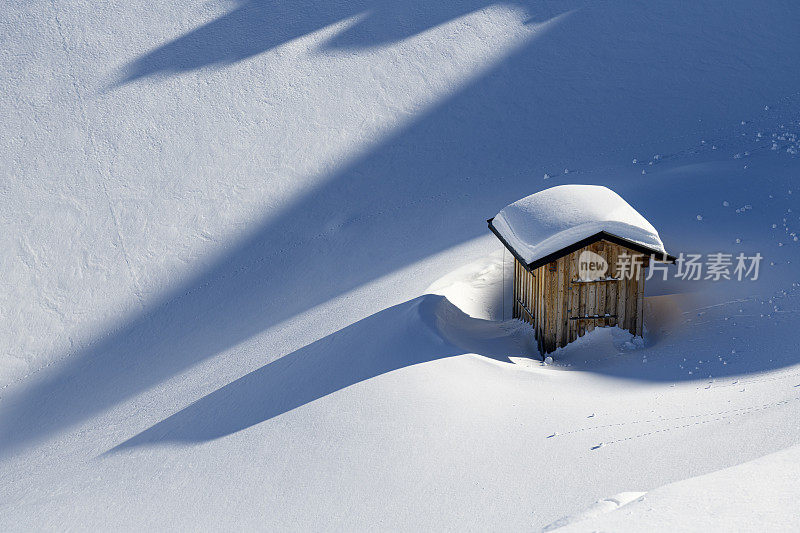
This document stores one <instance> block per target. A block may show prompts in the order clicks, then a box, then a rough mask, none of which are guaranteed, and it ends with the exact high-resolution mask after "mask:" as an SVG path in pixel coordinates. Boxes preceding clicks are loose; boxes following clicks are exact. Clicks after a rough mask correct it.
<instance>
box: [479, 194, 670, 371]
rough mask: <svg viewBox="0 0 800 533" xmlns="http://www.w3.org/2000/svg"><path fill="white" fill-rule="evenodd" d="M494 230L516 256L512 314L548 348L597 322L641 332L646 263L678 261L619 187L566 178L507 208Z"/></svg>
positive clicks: (494, 221) (541, 348) (495, 220)
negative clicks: (567, 182)
mask: <svg viewBox="0 0 800 533" xmlns="http://www.w3.org/2000/svg"><path fill="white" fill-rule="evenodd" d="M488 223H489V229H491V231H492V232H493V233H494V234H495V235H496V236H497V237H498V238H499V239H500V241H501V242H502V243H503V245H504V246H505V247H506V248H507V249H508V250H509V251H510V252H511V253H512V255H513V256H514V276H513V280H514V281H513V283H514V298H513V317H514V318H519V319H521V320H524V321H526V322H528V323H530V324H531V325H532V326H533V329H534V331H535V336H536V340H537V344H538V347H539V351H540V353H541V354H542V355H544V354H547V353H550V352H552V351H554V350H555V349H556V348H559V347H562V346H566V345H567V344H568V343H570V342H572V341H574V340H575V339H577V338H578V337H580V336H582V335H584V334H585V333H587V332H589V331H592V330H593V329H594V328H595V327H602V326H618V327H621V328H623V329H626V330H628V331H630V332H631V333H632V334H634V335H638V336H641V335H642V330H643V326H644V316H643V315H644V303H643V299H644V281H645V270H646V268H647V267H648V266H649V264H650V261H651V260H657V261H664V262H674V261H675V258H674V257H673V256H671V255H669V254H668V253H667V252H666V250H665V249H664V245H663V243H662V242H661V239H660V238H659V236H658V232H657V231H656V230H655V228H653V226H652V225H651V224H650V223H649V222H647V220H645V218H644V217H642V215H640V214H639V213H638V212H637V211H636V210H635V209H634V208H633V207H631V206H630V205H629V204H628V203H627V202H625V200H623V199H622V198H621V197H620V196H619V195H617V194H616V193H615V192H613V191H611V190H610V189H608V188H606V187H600V186H594V185H561V186H558V187H553V188H551V189H547V190H544V191H541V192H538V193H536V194H533V195H531V196H528V197H526V198H523V199H521V200H518V201H517V202H514V203H513V204H510V205H509V206H507V207H505V208H504V209H503V210H501V211H500V213H498V214H497V216H495V217H493V218H491V219H489V220H488Z"/></svg>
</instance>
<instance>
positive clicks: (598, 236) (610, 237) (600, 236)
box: [486, 218, 676, 271]
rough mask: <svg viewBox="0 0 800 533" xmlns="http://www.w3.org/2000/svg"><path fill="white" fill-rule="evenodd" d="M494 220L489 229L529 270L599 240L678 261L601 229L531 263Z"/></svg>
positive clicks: (666, 261) (490, 222)
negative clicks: (496, 225)
mask: <svg viewBox="0 0 800 533" xmlns="http://www.w3.org/2000/svg"><path fill="white" fill-rule="evenodd" d="M493 220H494V218H490V219H488V220H487V221H486V222H487V223H488V224H489V229H490V230H491V231H492V233H494V234H495V235H496V236H497V238H498V239H500V242H502V243H503V246H505V247H506V248H508V251H510V252H511V253H512V254H513V255H514V257H516V258H517V261H519V262H520V264H522V265H524V266H525V269H526V270H528V271H533V270H536V269H537V268H539V267H541V266H543V265H546V264H548V263H552V262H553V261H555V260H556V259H558V258H560V257H564V256H565V255H567V254H571V253H572V252H574V251H576V250H580V249H581V248H583V247H585V246H589V245H590V244H593V243H595V242H597V241H601V240H606V241H609V242H613V243H614V244H619V245H620V246H624V247H626V248H629V249H631V250H633V251H636V252H639V253H642V254H645V255H649V256H651V257H653V258H654V260H656V261H661V262H663V263H675V261H676V258H675V256H672V255H670V254H667V253H662V252H660V251H658V250H655V249H653V248H648V247H647V246H643V245H641V244H639V243H636V242H633V241H630V240H628V239H625V238H622V237H619V236H617V235H614V234H613V233H608V232H607V231H600V232H598V233H595V234H594V235H590V236H589V237H586V238H585V239H581V240H579V241H577V242H575V243H573V244H570V245H569V246H566V247H564V248H562V249H560V250H557V251H555V252H553V253H551V254H548V255H546V256H544V257H541V258H539V259H537V260H535V261H533V262H531V263H528V262H526V261H525V260H524V259H523V258H522V256H521V255H520V254H519V252H517V251H516V250H515V249H514V247H513V246H511V245H510V244H509V243H508V241H506V240H505V239H504V238H503V236H502V235H500V232H499V231H497V229H496V228H495V227H494V224H492V221H493Z"/></svg>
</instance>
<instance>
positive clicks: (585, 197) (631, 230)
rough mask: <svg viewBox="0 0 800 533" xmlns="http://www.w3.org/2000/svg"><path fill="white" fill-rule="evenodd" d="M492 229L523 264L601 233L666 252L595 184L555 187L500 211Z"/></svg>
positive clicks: (652, 232) (640, 221)
mask: <svg viewBox="0 0 800 533" xmlns="http://www.w3.org/2000/svg"><path fill="white" fill-rule="evenodd" d="M492 226H493V227H494V229H495V230H496V231H497V233H499V235H500V236H502V238H503V239H505V241H506V242H507V243H508V245H509V246H510V247H511V248H513V249H514V251H516V253H517V254H518V255H519V256H520V257H521V258H522V259H524V260H525V262H526V263H527V264H531V263H533V262H534V261H536V260H538V259H541V258H543V257H546V256H548V255H550V254H553V253H555V252H558V251H559V250H562V249H564V248H566V247H568V246H570V245H573V244H575V243H576V242H578V241H581V240H583V239H586V238H588V237H591V236H593V235H595V234H597V233H599V232H601V231H605V232H607V233H610V234H612V235H615V236H617V237H620V238H622V239H625V240H628V241H631V242H633V243H635V244H639V245H641V246H644V247H646V248H648V249H650V250H652V251H653V252H654V253H661V254H666V250H665V249H664V243H662V242H661V238H660V237H659V236H658V232H657V231H656V229H655V228H654V227H653V226H652V224H650V223H649V222H648V221H647V220H646V219H645V218H644V217H643V216H642V215H640V214H639V212H638V211H636V210H635V209H634V208H633V207H631V205H630V204H629V203H628V202H626V201H625V200H623V199H622V197H621V196H620V195H618V194H617V193H615V192H614V191H612V190H611V189H609V188H608V187H603V186H600V185H559V186H557V187H552V188H550V189H545V190H544V191H540V192H537V193H535V194H531V195H530V196H526V197H525V198H522V199H521V200H517V201H516V202H514V203H513V204H510V205H508V206H506V207H504V208H503V209H502V210H501V211H500V212H499V213H498V214H497V216H496V217H494V219H493V220H492Z"/></svg>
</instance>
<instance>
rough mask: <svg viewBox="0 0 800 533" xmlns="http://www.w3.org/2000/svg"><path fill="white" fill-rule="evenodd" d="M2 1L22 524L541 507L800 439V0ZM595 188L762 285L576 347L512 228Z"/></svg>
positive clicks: (3, 167) (656, 305) (6, 523)
mask: <svg viewBox="0 0 800 533" xmlns="http://www.w3.org/2000/svg"><path fill="white" fill-rule="evenodd" d="M0 12H1V13H2V15H3V16H2V17H0V42H2V43H3V45H2V47H0V109H3V110H4V113H3V114H4V127H3V128H2V129H0V219H2V225H3V228H4V229H5V230H6V231H4V232H2V234H0V250H2V254H0V269H2V276H0V293H2V299H3V302H4V303H5V304H4V306H3V310H2V313H0V332H2V334H0V386H2V389H0V463H2V464H1V465H0V506H1V507H0V509H2V512H0V529H2V530H24V529H35V528H49V529H65V528H74V529H109V528H114V529H136V530H140V529H142V528H145V527H149V528H152V529H157V530H162V529H170V528H181V529H188V528H193V529H199V528H204V529H206V528H211V529H229V528H230V527H231V525H233V526H236V527H240V528H259V529H292V530H297V529H314V530H320V529H339V530H343V529H348V530H352V529H366V528H381V529H414V528H416V529H466V528H469V529H489V528H491V529H501V528H507V529H526V530H527V529H531V528H537V527H544V526H546V525H547V524H550V523H552V522H553V521H555V520H557V519H558V518H559V517H562V516H566V515H569V514H571V513H574V512H576V511H577V510H579V509H582V508H585V507H586V506H587V505H589V504H591V503H592V502H594V501H597V500H598V499H601V498H605V497H608V495H613V494H619V493H622V492H630V491H647V490H651V489H653V488H654V487H659V486H663V485H665V484H667V483H671V482H674V481H678V480H681V479H686V478H690V477H693V476H697V475H701V474H706V473H709V472H712V471H715V470H719V469H722V468H727V467H730V466H732V465H736V464H739V463H742V462H745V461H750V460H753V459H756V458H757V457H760V456H762V455H764V454H766V453H770V452H777V451H780V450H782V449H785V448H788V447H791V446H796V445H798V444H800V430H799V429H798V428H797V425H796V424H795V423H794V421H795V420H797V416H798V402H797V401H796V399H797V398H796V396H797V394H798V393H797V388H795V386H796V385H797V376H798V375H799V374H798V373H799V372H800V367H798V365H799V364H800V353H798V350H797V346H796V341H795V336H794V334H793V329H794V327H793V326H794V324H796V323H797V319H798V312H800V309H799V308H798V295H797V286H796V285H797V283H798V282H799V281H800V279H799V278H798V276H797V269H796V264H797V261H798V260H799V259H800V258H799V257H798V255H800V254H798V246H800V245H798V242H797V241H795V240H794V239H795V238H796V237H797V235H796V234H797V232H798V228H799V227H800V224H799V223H798V218H797V213H798V212H800V211H798V209H800V206H798V205H797V204H798V202H797V201H796V197H797V191H796V190H795V184H796V182H797V176H798V170H800V164H799V163H798V158H797V151H798V150H800V145H798V142H797V141H798V137H797V136H798V135H800V123H798V119H799V118H800V117H799V116H798V111H800V94H798V90H800V89H798V86H799V85H800V83H798V82H800V71H798V69H796V68H795V62H796V61H795V60H794V56H793V53H794V50H796V49H797V46H798V44H800V36H798V34H797V32H796V28H797V27H798V25H799V24H800V10H799V9H798V8H797V7H796V6H795V5H794V3H792V2H788V1H772V2H767V3H765V4H763V3H762V4H760V5H759V6H758V7H757V8H756V7H753V6H752V5H751V3H748V2H727V3H724V4H716V3H711V2H694V3H691V4H689V5H685V4H678V3H671V2H665V3H662V4H658V5H651V3H639V2H617V3H591V2H580V1H575V2H524V1H513V2H506V3H486V2H480V1H476V0H447V1H445V2H436V3H430V2H419V1H416V0H408V1H401V2H382V1H367V0H364V1H355V2H335V1H333V2H320V1H315V0H303V1H300V2H293V3H290V4H286V3H278V2H270V1H266V0H236V1H233V2H225V3H217V2H211V3H209V2H205V1H196V0H186V1H177V0H176V1H171V2H166V3H158V4H153V3H146V2H140V1H136V0H134V1H132V2H128V3H126V4H125V5H111V4H109V5H105V4H102V5H97V4H90V3H86V2H65V3H64V2H62V3H50V2H38V1H34V2H16V1H15V2H7V3H5V4H3V6H2V7H0ZM560 183H579V184H594V185H604V186H608V187H610V188H612V189H613V190H615V191H617V192H618V193H619V194H620V195H621V196H622V197H623V198H625V199H626V200H628V201H629V202H630V203H631V204H632V205H634V206H636V207H637V209H639V210H640V211H641V212H643V213H646V214H647V217H648V220H650V222H652V224H653V225H654V226H655V227H656V228H658V229H659V233H660V235H661V237H662V238H663V240H664V242H666V243H669V246H670V250H669V251H670V252H672V253H679V252H681V251H684V252H693V253H708V252H717V251H726V252H730V253H734V252H735V253H738V252H739V251H742V252H746V253H748V254H750V253H754V252H760V253H761V254H762V255H764V257H765V260H764V263H763V265H762V272H761V276H760V278H759V280H758V281H755V282H746V283H745V282H733V281H731V282H721V283H711V282H696V283H691V282H685V281H675V280H670V281H668V282H661V281H659V280H651V281H650V282H648V293H649V294H650V295H652V297H653V298H651V307H652V309H653V312H652V314H651V316H650V317H649V318H648V328H649V331H648V335H647V338H646V342H645V345H644V346H643V347H637V346H636V345H634V344H633V343H631V342H630V339H628V338H625V337H624V336H622V337H619V335H616V336H615V335H614V334H613V333H612V332H609V331H599V332H598V333H597V334H596V335H594V336H593V337H594V338H592V339H587V342H583V343H580V344H577V345H575V346H572V347H570V348H568V349H567V350H565V351H564V353H561V354H559V356H558V357H557V359H556V364H554V365H550V366H545V367H543V366H540V365H539V364H538V363H536V362H535V361H532V360H530V359H526V357H525V356H531V355H535V354H532V353H531V352H530V346H529V343H528V342H527V340H526V336H525V332H524V331H522V330H520V329H519V328H518V327H517V326H516V325H515V324H513V323H512V324H508V323H500V321H498V320H497V319H498V318H500V319H502V318H503V314H504V311H503V307H504V303H505V304H506V306H507V304H508V303H509V299H508V297H507V296H506V297H505V298H504V293H503V290H502V289H503V287H505V290H506V291H508V289H509V286H508V283H507V282H508V279H506V283H504V282H503V272H505V273H506V276H508V272H509V269H508V266H507V264H506V266H505V267H504V263H503V262H502V257H503V256H502V250H501V249H500V247H499V244H498V243H497V242H496V239H494V237H492V236H490V235H487V230H486V225H485V219H486V218H488V217H489V216H491V215H492V214H493V213H496V212H498V210H499V209H500V208H502V207H503V206H504V205H507V204H508V203H509V202H511V201H514V200H516V199H518V198H522V197H524V196H527V195H529V194H531V193H534V192H537V191H539V190H542V189H545V188H547V187H550V186H552V185H554V184H560ZM498 252H499V253H498ZM505 259H506V261H508V259H509V257H506V258H505ZM429 287H430V289H428V288H429ZM678 293H680V294H678ZM670 310H672V311H671V312H670ZM506 318H507V311H506ZM684 359H685V360H684ZM600 443H603V445H602V446H598V445H599V444H600Z"/></svg>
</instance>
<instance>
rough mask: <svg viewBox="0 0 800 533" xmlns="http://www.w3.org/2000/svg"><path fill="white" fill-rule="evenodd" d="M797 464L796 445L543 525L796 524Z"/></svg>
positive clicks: (731, 527)
mask: <svg viewBox="0 0 800 533" xmlns="http://www.w3.org/2000/svg"><path fill="white" fill-rule="evenodd" d="M799 464H800V448H798V447H792V448H788V449H786V450H782V451H779V452H776V453H772V454H770V455H766V456H764V457H761V458H759V459H756V460H753V461H749V462H747V463H743V464H740V465H737V466H733V467H730V468H723V469H722V470H718V471H716V472H712V473H710V474H706V475H703V476H698V477H693V478H689V479H685V480H683V481H678V482H675V483H671V484H669V485H665V486H663V487H660V488H657V489H655V490H653V491H650V492H648V493H647V495H646V496H644V497H637V498H633V499H632V500H630V501H631V502H632V503H629V504H622V505H616V506H615V505H613V504H609V505H606V506H601V505H599V503H598V504H594V505H593V506H591V507H590V508H589V509H587V510H586V511H585V512H582V513H578V514H576V515H570V516H568V517H565V518H563V519H561V520H558V521H556V522H554V523H553V524H551V525H550V526H547V527H545V528H544V531H552V530H553V529H558V531H564V532H565V533H566V532H568V531H619V532H622V531H788V530H796V529H797V528H798V526H800V518H798V514H797V499H798V497H800V489H799V488H798V484H797V476H798V474H800V467H799V466H798V465H799ZM632 494H637V493H632ZM610 500H614V498H611V499H610ZM603 501H606V500H603ZM601 507H603V509H604V511H605V512H604V511H603V510H601Z"/></svg>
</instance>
